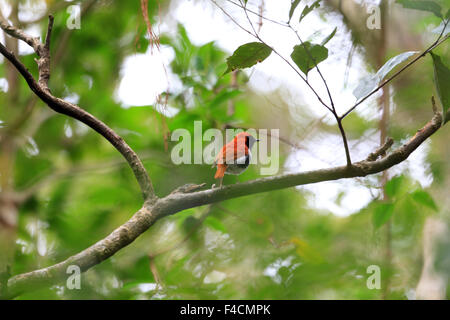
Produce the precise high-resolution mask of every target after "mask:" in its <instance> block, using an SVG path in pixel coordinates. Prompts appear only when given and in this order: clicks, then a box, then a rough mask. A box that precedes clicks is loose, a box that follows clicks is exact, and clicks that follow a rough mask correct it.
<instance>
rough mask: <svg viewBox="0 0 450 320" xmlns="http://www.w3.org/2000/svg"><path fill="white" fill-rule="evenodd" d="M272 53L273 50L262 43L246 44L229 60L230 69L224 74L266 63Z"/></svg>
mask: <svg viewBox="0 0 450 320" xmlns="http://www.w3.org/2000/svg"><path fill="white" fill-rule="evenodd" d="M271 53H272V48H270V47H269V46H267V45H266V44H264V43H261V42H250V43H246V44H244V45H242V46H240V47H239V48H237V49H236V51H234V53H233V55H232V56H231V57H228V58H227V64H228V68H227V70H226V71H225V73H224V74H227V73H228V72H231V71H234V70H236V69H244V68H249V67H252V66H254V65H255V64H256V63H258V62H262V61H264V60H265V59H266V58H267V57H268V56H270V54H271Z"/></svg>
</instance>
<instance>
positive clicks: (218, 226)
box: [204, 216, 227, 233]
mask: <svg viewBox="0 0 450 320" xmlns="http://www.w3.org/2000/svg"><path fill="white" fill-rule="evenodd" d="M204 223H205V225H207V226H208V227H211V228H213V229H215V230H217V231H220V232H222V233H227V229H226V228H225V226H224V224H223V223H222V222H221V221H220V220H218V219H216V218H214V217H212V216H208V217H207V218H206V219H205V222H204Z"/></svg>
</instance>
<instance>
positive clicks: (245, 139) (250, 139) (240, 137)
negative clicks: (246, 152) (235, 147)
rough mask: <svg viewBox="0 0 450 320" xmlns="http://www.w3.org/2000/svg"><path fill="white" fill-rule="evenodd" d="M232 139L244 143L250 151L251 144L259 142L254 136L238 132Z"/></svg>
mask: <svg viewBox="0 0 450 320" xmlns="http://www.w3.org/2000/svg"><path fill="white" fill-rule="evenodd" d="M234 139H236V140H237V141H238V143H239V142H241V143H245V145H246V146H247V148H249V149H251V148H252V147H253V144H254V143H255V142H257V141H259V139H256V138H255V137H254V136H252V135H251V134H250V133H248V132H240V133H238V134H237V135H236V136H235V137H234Z"/></svg>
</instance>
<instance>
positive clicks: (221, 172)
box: [214, 164, 227, 179]
mask: <svg viewBox="0 0 450 320" xmlns="http://www.w3.org/2000/svg"><path fill="white" fill-rule="evenodd" d="M225 170H227V166H226V165H225V164H217V171H216V175H215V176H214V179H219V178H223V176H224V175H225Z"/></svg>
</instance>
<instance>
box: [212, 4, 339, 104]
mask: <svg viewBox="0 0 450 320" xmlns="http://www.w3.org/2000/svg"><path fill="white" fill-rule="evenodd" d="M211 2H212V3H214V4H215V5H216V6H217V7H218V8H219V9H220V10H221V11H222V12H223V13H224V14H225V15H226V16H227V17H228V18H229V19H230V20H231V21H232V22H233V23H234V24H236V25H237V26H238V27H239V28H240V29H242V30H244V31H245V32H247V33H248V34H250V35H251V36H253V37H255V38H256V39H258V40H259V41H260V42H261V43H263V44H265V45H266V46H268V47H269V48H270V49H272V51H273V52H274V53H275V54H276V55H277V56H279V57H280V58H281V59H282V60H283V61H284V62H286V63H287V64H288V65H289V67H291V69H292V70H294V72H295V73H297V75H298V76H299V77H300V78H301V79H302V80H303V82H305V83H306V85H307V86H308V87H309V88H310V89H311V91H312V92H313V93H314V95H315V96H316V97H317V99H318V100H319V102H320V103H321V104H322V105H323V106H324V107H325V108H327V109H328V110H329V111H330V112H333V111H332V109H331V108H330V107H329V106H328V105H327V104H326V103H325V102H324V101H323V100H322V98H321V97H320V96H319V94H318V93H317V91H316V90H315V89H314V88H313V87H312V86H311V84H310V83H309V82H308V80H306V79H305V77H304V76H303V75H302V74H301V73H300V71H298V70H297V68H295V67H294V65H293V64H292V63H291V62H290V61H289V60H287V59H286V58H285V57H284V56H283V55H282V54H280V53H279V52H278V51H277V50H276V49H275V48H273V47H272V46H270V45H268V44H267V43H266V42H265V41H264V40H262V39H261V37H260V36H259V35H257V34H253V33H252V32H251V31H249V30H247V29H245V28H244V27H243V26H241V25H240V24H239V23H238V22H237V21H236V20H235V19H234V18H233V17H232V16H231V15H230V14H229V13H228V12H226V11H225V9H223V8H222V7H221V6H219V5H218V4H217V2H216V1H215V0H211Z"/></svg>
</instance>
